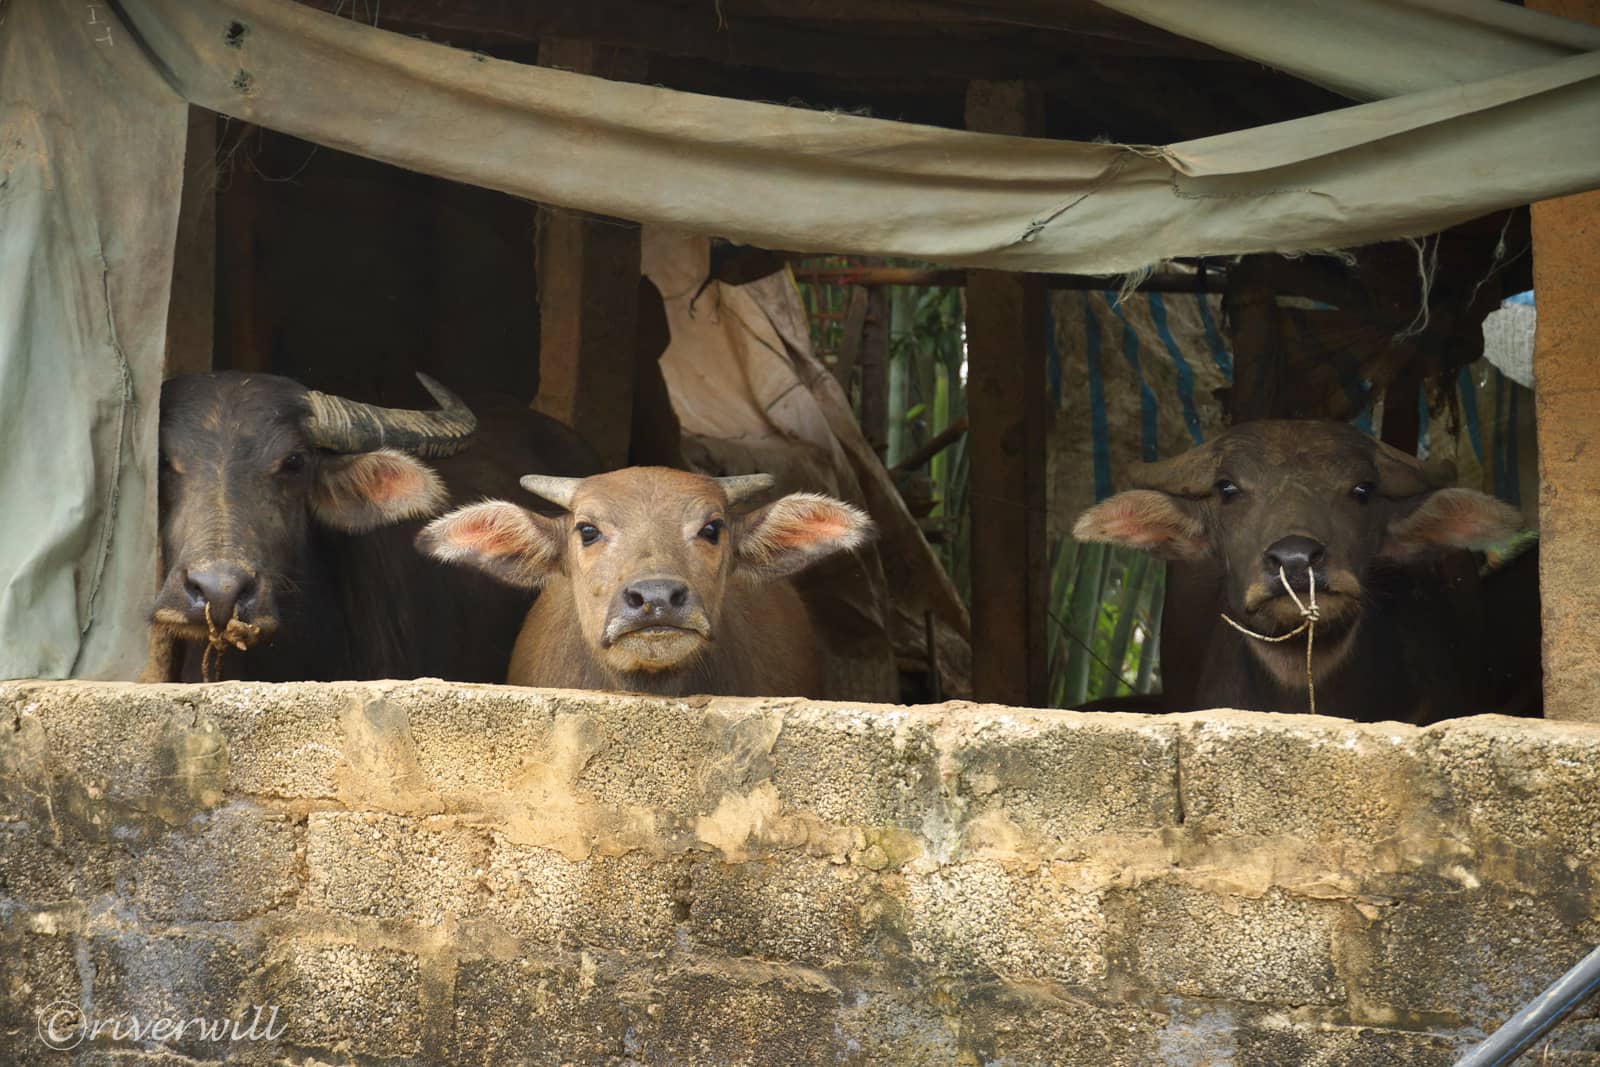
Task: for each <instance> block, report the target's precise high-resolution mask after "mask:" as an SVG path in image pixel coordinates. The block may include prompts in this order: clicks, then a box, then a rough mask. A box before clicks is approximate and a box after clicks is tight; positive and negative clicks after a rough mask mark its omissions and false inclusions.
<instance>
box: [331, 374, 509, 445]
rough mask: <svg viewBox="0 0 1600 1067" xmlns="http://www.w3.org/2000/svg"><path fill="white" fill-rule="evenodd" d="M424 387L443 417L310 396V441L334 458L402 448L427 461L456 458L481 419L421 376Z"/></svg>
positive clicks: (336, 398) (426, 412) (449, 394)
mask: <svg viewBox="0 0 1600 1067" xmlns="http://www.w3.org/2000/svg"><path fill="white" fill-rule="evenodd" d="M417 380H418V381H419V382H421V383H422V387H423V388H424V389H426V390H428V392H429V393H431V394H432V395H433V398H434V399H435V400H437V401H438V402H439V410H438V411H409V410H406V409H404V408H380V407H378V406H377V405H375V404H362V403H359V402H357V401H354V400H347V399H345V398H344V397H342V396H334V395H332V394H331V393H319V392H317V391H316V390H315V389H307V390H306V406H307V407H308V408H309V409H310V415H309V416H308V417H307V419H306V436H308V437H309V438H311V443H312V444H314V445H316V446H317V447H318V448H325V449H327V450H328V451H330V452H375V451H377V450H378V449H380V448H397V449H399V450H400V451H402V452H410V453H412V454H413V455H418V456H427V457H434V458H437V457H441V456H453V455H455V454H456V453H457V452H460V451H461V450H462V449H464V448H466V447H467V445H468V444H469V443H471V439H472V432H473V431H474V430H476V429H477V428H478V419H477V416H475V415H473V414H472V409H471V408H469V407H467V405H466V404H465V403H463V402H462V400H461V398H460V397H458V396H456V395H455V394H454V393H452V392H451V391H450V390H448V389H446V388H445V387H444V386H442V385H440V384H439V383H438V382H436V381H434V380H433V379H432V378H430V377H428V376H427V375H426V374H422V373H418V375H417Z"/></svg>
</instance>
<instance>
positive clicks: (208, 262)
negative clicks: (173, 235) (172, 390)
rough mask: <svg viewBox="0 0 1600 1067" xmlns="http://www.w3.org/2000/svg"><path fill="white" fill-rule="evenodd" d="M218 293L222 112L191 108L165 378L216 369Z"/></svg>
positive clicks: (185, 153) (175, 257) (168, 325)
mask: <svg viewBox="0 0 1600 1067" xmlns="http://www.w3.org/2000/svg"><path fill="white" fill-rule="evenodd" d="M216 295H217V115H216V112H214V111H207V110H206V109H205V108H203V107H194V106H192V105H191V106H190V108H189V138H188V141H187V143H186V145H185V147H184V154H183V199H182V201H181V202H180V203H179V205H178V239H177V246H176V248H175V249H174V253H173V259H172V293H171V296H170V297H169V299H168V301H167V352H166V361H165V362H166V365H165V367H163V377H166V378H173V377H176V376H177V375H179V374H200V373H203V372H205V371H208V370H210V369H211V344H212V341H213V331H214V329H215V321H216Z"/></svg>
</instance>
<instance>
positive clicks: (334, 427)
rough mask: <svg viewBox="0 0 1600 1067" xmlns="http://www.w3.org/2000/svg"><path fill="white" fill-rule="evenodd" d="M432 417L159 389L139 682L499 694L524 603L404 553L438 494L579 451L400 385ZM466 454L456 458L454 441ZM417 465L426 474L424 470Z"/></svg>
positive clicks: (212, 390) (224, 390) (466, 494)
mask: <svg viewBox="0 0 1600 1067" xmlns="http://www.w3.org/2000/svg"><path fill="white" fill-rule="evenodd" d="M418 377H419V378H420V379H422V381H423V384H424V385H425V386H426V387H427V389H428V391H429V392H431V393H432V394H433V396H434V398H435V400H437V401H438V403H439V405H440V407H439V409H438V410H437V411H404V410H396V409H389V408H379V407H374V406H372V405H368V404H360V403H356V402H354V401H351V400H347V399H345V398H343V397H338V396H330V395H328V394H325V393H319V392H316V391H315V390H311V389H307V388H305V387H304V386H302V385H300V384H299V383H297V382H294V381H291V380H289V379H287V378H279V377H274V376H272V375H264V374H250V375H246V374H236V373H227V374H203V375H191V376H187V377H181V378H175V379H172V380H171V381H168V382H167V383H166V384H165V385H164V386H163V387H162V393H161V479H160V482H161V488H160V496H161V548H162V555H163V563H164V565H165V567H166V568H167V575H166V581H165V583H164V585H163V586H162V589H161V592H160V594H159V595H158V597H157V599H156V603H155V607H154V609H153V611H152V612H151V626H152V637H153V640H152V651H153V653H158V651H159V654H153V656H152V666H151V668H148V669H147V671H146V677H147V678H149V677H157V676H159V677H167V678H187V679H190V680H194V679H197V678H198V677H200V675H201V674H202V673H207V674H216V673H217V672H216V670H215V668H216V666H217V664H218V663H219V662H220V665H221V671H220V674H221V676H223V677H231V678H246V679H253V680H260V681H300V680H313V681H325V680H334V679H341V678H386V677H387V678H412V677H420V676H435V677H443V678H450V679H457V680H464V681H500V680H501V679H502V678H503V677H504V674H505V665H506V662H507V661H508V660H509V658H510V653H511V636H510V635H511V633H512V632H513V630H514V627H515V626H516V625H517V622H518V621H520V619H521V618H522V617H523V615H524V614H525V613H526V611H527V607H528V604H529V601H530V599H531V598H530V596H529V595H528V594H527V593H526V592H525V591H517V590H511V589H507V588H506V587H504V586H503V585H500V584H497V583H494V582H491V581H488V580H486V579H483V578H481V577H479V576H477V575H472V574H468V573H464V572H462V571H460V570H458V569H454V568H447V567H443V566H441V565H440V564H437V563H435V562H433V561H432V560H429V559H426V558H424V557H422V556H420V555H419V554H418V553H417V552H416V550H415V548H414V547H413V544H412V543H413V540H414V538H415V536H416V531H417V529H418V528H419V527H420V526H421V522H420V521H419V520H421V519H423V518H426V517H428V516H431V515H434V514H437V513H438V512H439V511H440V510H441V509H442V508H443V507H445V506H446V505H447V504H448V503H449V502H450V500H451V499H452V498H455V499H474V498H479V497H482V496H485V495H488V494H493V493H503V492H507V491H509V489H510V487H512V486H514V485H515V484H516V478H517V476H518V475H519V474H520V473H522V472H523V471H526V470H530V469H532V470H545V471H554V472H559V473H568V474H570V473H587V472H589V471H593V470H596V469H598V462H597V461H596V460H595V458H594V456H593V453H592V452H591V451H590V450H589V449H588V447H587V446H585V445H584V444H583V443H582V441H581V440H579V439H578V438H577V437H576V436H575V435H574V434H573V433H572V432H571V431H569V430H567V429H566V427H564V426H562V425H561V424H559V423H557V422H555V421H553V420H551V419H548V418H545V417H543V416H540V415H536V414H534V413H532V412H529V411H527V410H526V409H524V408H523V407H522V406H521V405H520V404H517V403H516V402H514V401H512V400H510V399H509V398H491V399H489V400H487V401H486V402H485V404H486V406H485V405H480V411H479V413H478V415H481V416H482V419H481V423H480V419H479V417H478V416H477V415H474V412H473V411H472V410H470V409H469V408H468V407H467V406H466V404H464V403H463V402H462V401H461V400H460V399H458V398H457V397H456V396H454V395H453V394H451V393H450V392H449V391H448V390H446V389H444V388H443V387H442V386H440V385H438V384H437V383H436V382H434V381H432V380H431V379H428V378H425V377H424V376H422V375H418ZM469 443H470V445H471V447H470V448H468V445H469ZM418 457H426V458H428V459H430V460H435V461H437V467H438V469H437V471H436V470H435V469H434V467H432V466H430V465H429V464H427V463H424V462H422V460H421V459H419V458H418Z"/></svg>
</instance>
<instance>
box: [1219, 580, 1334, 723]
mask: <svg viewBox="0 0 1600 1067" xmlns="http://www.w3.org/2000/svg"><path fill="white" fill-rule="evenodd" d="M1278 581H1280V582H1282V583H1283V591H1284V592H1286V593H1288V594H1289V599H1290V600H1293V601H1294V606H1295V607H1297V608H1299V609H1300V619H1301V623H1300V625H1299V626H1296V627H1295V628H1294V629H1293V630H1290V631H1289V632H1288V633H1286V634H1280V635H1279V636H1277V637H1268V636H1267V635H1266V634H1258V633H1256V632H1255V631H1254V630H1251V629H1249V628H1247V627H1244V626H1240V625H1239V624H1238V623H1236V622H1234V621H1233V620H1232V619H1230V618H1228V613H1227V612H1225V611H1224V612H1222V613H1221V615H1222V621H1223V622H1225V623H1227V624H1228V625H1229V626H1231V627H1233V628H1234V629H1235V630H1238V631H1239V632H1240V633H1242V634H1244V635H1245V636H1246V637H1253V638H1255V639H1256V640H1257V641H1268V642H1271V643H1272V644H1277V643H1278V642H1279V641H1287V640H1289V639H1290V638H1291V637H1299V636H1300V635H1301V634H1305V635H1306V699H1307V700H1308V701H1309V702H1310V705H1311V714H1313V715H1315V714H1316V713H1317V683H1316V679H1315V678H1313V676H1312V673H1311V647H1312V643H1313V642H1314V641H1316V639H1317V622H1318V621H1319V620H1320V619H1321V618H1322V609H1320V608H1318V607H1317V572H1316V571H1314V570H1312V569H1311V568H1310V567H1307V568H1306V585H1307V586H1308V587H1309V589H1310V593H1309V596H1308V598H1307V599H1309V601H1310V603H1305V602H1303V601H1302V600H1301V599H1300V598H1299V597H1298V596H1296V595H1295V591H1294V586H1292V585H1290V584H1289V576H1288V574H1286V573H1285V572H1284V569H1283V566H1282V564H1280V565H1279V566H1278Z"/></svg>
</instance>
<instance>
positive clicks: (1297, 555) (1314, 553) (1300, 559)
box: [1265, 534, 1328, 574]
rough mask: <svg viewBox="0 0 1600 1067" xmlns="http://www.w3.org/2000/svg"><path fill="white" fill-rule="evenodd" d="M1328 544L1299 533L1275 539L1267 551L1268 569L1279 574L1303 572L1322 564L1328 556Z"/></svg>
mask: <svg viewBox="0 0 1600 1067" xmlns="http://www.w3.org/2000/svg"><path fill="white" fill-rule="evenodd" d="M1327 552H1328V550H1327V546H1325V545H1324V544H1323V543H1322V542H1320V541H1318V540H1316V539H1315V538H1312V537H1302V536H1300V535H1298V534H1296V535H1293V536H1290V537H1285V538H1282V539H1281V540H1278V541H1275V542H1274V543H1273V544H1272V546H1271V547H1270V548H1268V549H1267V551H1266V553H1265V558H1266V566H1267V571H1268V573H1270V574H1277V573H1278V571H1280V570H1282V571H1284V572H1285V573H1287V574H1301V573H1303V572H1304V571H1306V570H1308V569H1314V568H1316V567H1318V566H1321V564H1322V562H1323V560H1324V559H1325V558H1326V557H1327Z"/></svg>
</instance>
